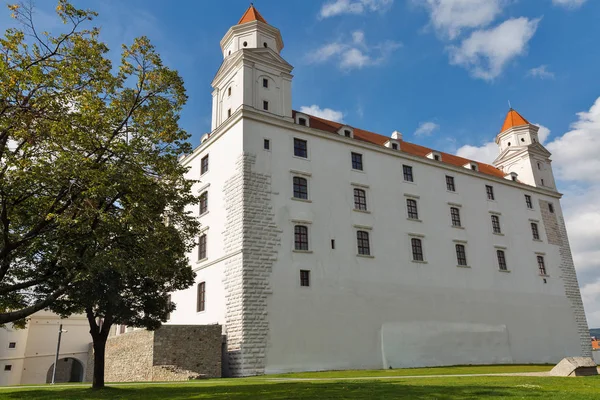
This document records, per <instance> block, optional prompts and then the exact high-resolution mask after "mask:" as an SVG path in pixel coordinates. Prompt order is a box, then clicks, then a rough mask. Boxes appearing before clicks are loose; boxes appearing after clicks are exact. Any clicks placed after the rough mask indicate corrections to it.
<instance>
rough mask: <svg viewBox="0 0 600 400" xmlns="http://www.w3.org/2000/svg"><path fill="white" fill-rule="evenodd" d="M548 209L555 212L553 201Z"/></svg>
mask: <svg viewBox="0 0 600 400" xmlns="http://www.w3.org/2000/svg"><path fill="white" fill-rule="evenodd" d="M548 211H550V212H551V213H553V214H554V205H553V204H552V203H548Z"/></svg>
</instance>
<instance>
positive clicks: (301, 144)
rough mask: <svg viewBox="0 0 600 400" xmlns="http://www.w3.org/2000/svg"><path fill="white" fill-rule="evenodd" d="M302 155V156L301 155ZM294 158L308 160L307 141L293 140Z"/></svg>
mask: <svg viewBox="0 0 600 400" xmlns="http://www.w3.org/2000/svg"><path fill="white" fill-rule="evenodd" d="M302 154H304V155H302ZM294 157H298V158H304V159H308V141H307V140H304V139H300V138H296V137H295V138H294Z"/></svg>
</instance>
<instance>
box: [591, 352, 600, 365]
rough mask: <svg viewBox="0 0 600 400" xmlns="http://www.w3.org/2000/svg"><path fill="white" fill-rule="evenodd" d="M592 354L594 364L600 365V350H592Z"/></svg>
mask: <svg viewBox="0 0 600 400" xmlns="http://www.w3.org/2000/svg"><path fill="white" fill-rule="evenodd" d="M592 354H593V356H594V361H596V364H598V365H600V351H594V352H592Z"/></svg>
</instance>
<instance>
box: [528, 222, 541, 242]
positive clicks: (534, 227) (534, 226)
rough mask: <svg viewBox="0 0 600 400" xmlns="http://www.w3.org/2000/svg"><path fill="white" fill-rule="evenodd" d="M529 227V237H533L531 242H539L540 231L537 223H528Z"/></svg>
mask: <svg viewBox="0 0 600 400" xmlns="http://www.w3.org/2000/svg"><path fill="white" fill-rule="evenodd" d="M529 223H530V226H531V236H532V237H533V240H541V239H540V229H539V226H538V223H537V222H533V221H530V222H529Z"/></svg>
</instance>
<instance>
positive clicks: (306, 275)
mask: <svg viewBox="0 0 600 400" xmlns="http://www.w3.org/2000/svg"><path fill="white" fill-rule="evenodd" d="M300 287H310V270H309V269H301V270H300Z"/></svg>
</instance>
